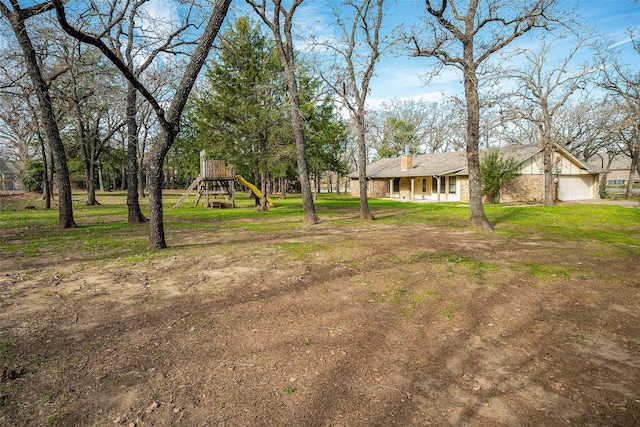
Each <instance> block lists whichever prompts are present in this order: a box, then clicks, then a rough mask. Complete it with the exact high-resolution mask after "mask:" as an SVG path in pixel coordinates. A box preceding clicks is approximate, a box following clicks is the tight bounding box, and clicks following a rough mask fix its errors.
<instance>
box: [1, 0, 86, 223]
mask: <svg viewBox="0 0 640 427" xmlns="http://www.w3.org/2000/svg"><path fill="white" fill-rule="evenodd" d="M16 3H17V2H16ZM2 13H3V14H4V15H5V16H6V17H7V18H8V19H9V21H10V23H11V27H12V29H13V32H14V34H15V36H16V39H17V40H18V43H19V44H20V48H21V49H22V53H23V56H24V60H25V66H26V68H27V73H28V74H29V78H30V79H31V82H32V83H33V86H34V89H35V91H36V94H37V97H38V105H39V106H40V113H41V115H42V121H43V124H44V128H45V134H46V135H47V141H48V142H49V145H50V147H51V150H52V152H53V163H54V165H55V169H56V177H57V181H58V199H59V202H58V227H59V228H61V229H65V228H74V227H77V225H76V223H75V221H74V220H73V205H72V203H73V201H72V199H71V181H70V179H69V168H68V165H67V156H66V154H65V151H64V145H63V144H62V138H61V137H60V130H59V129H58V123H57V122H56V117H55V114H54V111H53V103H52V101H51V96H50V94H49V85H48V83H47V82H46V81H45V79H44V77H43V76H42V71H41V70H40V65H39V64H38V60H37V58H36V51H35V48H34V47H33V44H32V43H31V39H30V37H29V34H28V33H27V29H26V27H25V24H24V21H25V19H26V18H25V17H24V16H22V15H23V12H22V11H20V10H17V11H14V12H13V13H11V12H10V11H9V10H8V9H6V8H3V9H2Z"/></svg>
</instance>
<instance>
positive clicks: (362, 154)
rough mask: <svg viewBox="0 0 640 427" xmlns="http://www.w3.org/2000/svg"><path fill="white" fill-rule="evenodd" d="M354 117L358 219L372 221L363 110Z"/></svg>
mask: <svg viewBox="0 0 640 427" xmlns="http://www.w3.org/2000/svg"><path fill="white" fill-rule="evenodd" d="M360 113H361V114H358V115H357V116H356V132H357V135H358V138H357V140H358V184H359V185H360V219H366V220H373V219H375V218H374V216H373V215H372V214H371V210H370V209H369V195H368V194H367V191H368V188H367V187H368V181H367V143H366V139H365V126H364V125H365V123H364V109H361V110H360Z"/></svg>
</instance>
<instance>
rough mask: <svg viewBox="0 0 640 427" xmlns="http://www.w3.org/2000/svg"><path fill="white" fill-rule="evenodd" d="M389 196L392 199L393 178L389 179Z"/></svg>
mask: <svg viewBox="0 0 640 427" xmlns="http://www.w3.org/2000/svg"><path fill="white" fill-rule="evenodd" d="M389 198H390V199H393V178H391V179H390V180H389Z"/></svg>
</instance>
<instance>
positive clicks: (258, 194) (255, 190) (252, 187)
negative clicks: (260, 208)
mask: <svg viewBox="0 0 640 427" xmlns="http://www.w3.org/2000/svg"><path fill="white" fill-rule="evenodd" d="M236 179H237V180H238V182H240V184H242V185H244V186H245V187H247V188H248V189H249V190H251V191H253V194H255V195H256V197H257V198H259V199H261V198H262V192H261V191H260V190H258V187H256V186H255V185H253V184H252V183H250V182H249V181H247V180H246V179H244V178H243V177H242V175H236ZM267 204H268V205H269V206H273V202H272V201H271V199H270V198H269V197H267Z"/></svg>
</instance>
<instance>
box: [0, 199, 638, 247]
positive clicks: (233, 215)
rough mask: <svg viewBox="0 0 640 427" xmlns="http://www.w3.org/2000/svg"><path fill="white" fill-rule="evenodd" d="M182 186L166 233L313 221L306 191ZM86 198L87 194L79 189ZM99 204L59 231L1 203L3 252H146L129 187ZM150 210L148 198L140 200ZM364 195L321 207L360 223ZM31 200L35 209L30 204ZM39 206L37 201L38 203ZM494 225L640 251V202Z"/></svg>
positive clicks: (409, 213) (494, 211)
mask: <svg viewBox="0 0 640 427" xmlns="http://www.w3.org/2000/svg"><path fill="white" fill-rule="evenodd" d="M180 195H181V193H180V192H178V191H168V192H166V194H165V196H164V206H165V208H164V216H165V233H166V236H167V241H168V243H169V245H171V241H172V236H173V235H175V234H183V233H188V232H196V233H198V232H201V233H206V232H218V233H226V232H233V230H236V229H243V230H244V231H251V232H255V233H273V232H277V231H281V230H295V229H296V228H299V227H303V226H308V225H307V224H304V223H302V220H301V219H302V203H301V199H300V197H299V196H295V195H294V196H288V197H287V199H278V198H276V197H274V202H275V207H274V208H271V209H270V211H269V212H257V211H256V210H255V209H254V207H253V201H252V200H249V199H248V198H247V197H246V196H245V195H239V196H238V197H237V205H238V208H236V209H205V208H203V207H201V206H195V207H194V206H193V198H190V199H188V200H186V201H185V203H183V204H182V206H180V207H179V208H176V209H174V208H172V206H173V205H174V204H175V202H176V201H177V200H178V198H179V197H180ZM74 198H75V199H76V200H81V199H82V198H83V194H81V193H78V194H74ZM98 200H99V201H100V202H101V203H102V204H101V205H100V206H84V205H83V204H82V203H80V202H76V203H75V204H74V217H75V220H76V223H77V224H78V226H79V227H78V228H77V229H70V230H58V229H57V228H56V226H57V214H58V213H57V210H56V209H51V210H45V209H44V208H43V201H41V200H37V199H31V200H25V199H21V200H19V201H18V202H17V203H15V204H12V205H9V206H4V207H3V208H2V210H0V229H2V230H3V233H2V237H3V238H2V241H1V243H0V252H6V253H12V254H15V255H19V256H25V257H34V256H39V255H42V254H45V253H48V252H50V251H54V252H55V251H61V250H64V251H67V250H69V251H85V252H92V253H96V254H103V255H104V256H105V257H110V256H121V255H122V254H123V253H124V254H128V255H130V256H132V255H135V254H142V253H144V252H145V251H147V240H148V235H147V233H148V227H147V226H145V225H129V224H127V223H126V222H125V221H126V194H125V193H124V192H113V193H104V194H98ZM141 202H142V204H143V212H145V213H148V210H147V206H146V202H147V199H141ZM358 204H359V201H358V199H356V198H352V197H349V196H347V195H335V194H334V195H328V194H322V195H320V197H319V199H318V200H316V208H317V211H318V214H319V216H320V217H321V219H322V220H323V224H324V226H331V227H340V226H342V225H345V224H357V223H358V222H359V221H360V220H359V219H358V208H359V205H358ZM370 206H371V210H372V212H373V214H374V215H375V216H376V217H377V220H376V221H375V223H376V224H381V225H394V224H403V225H411V224H416V225H430V226H437V227H445V228H455V229H465V228H466V227H467V226H468V217H469V207H468V205H466V204H463V203H440V204H436V203H412V202H399V201H390V200H371V201H370ZM27 207H30V208H27ZM33 207H35V208H33ZM485 209H486V213H487V216H488V218H489V220H490V221H491V222H492V223H493V224H494V225H495V232H496V233H498V234H501V235H505V236H507V237H513V238H516V239H517V238H518V237H521V236H535V237H536V238H537V239H542V240H549V241H556V242H558V241H563V240H570V241H597V242H601V243H605V244H608V245H611V246H612V248H618V249H622V250H624V251H630V252H631V253H635V254H639V255H640V250H639V248H638V246H639V242H640V209H638V208H628V207H622V206H616V205H609V204H606V205H605V204H603V205H598V204H585V205H580V204H572V205H558V206H552V207H545V206H529V205H523V206H506V205H486V206H485Z"/></svg>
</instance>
